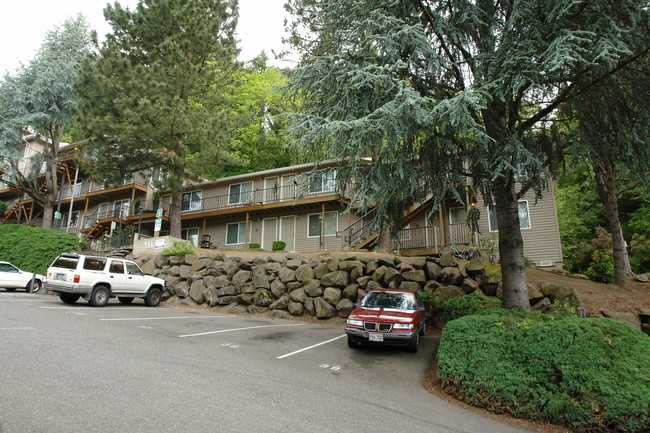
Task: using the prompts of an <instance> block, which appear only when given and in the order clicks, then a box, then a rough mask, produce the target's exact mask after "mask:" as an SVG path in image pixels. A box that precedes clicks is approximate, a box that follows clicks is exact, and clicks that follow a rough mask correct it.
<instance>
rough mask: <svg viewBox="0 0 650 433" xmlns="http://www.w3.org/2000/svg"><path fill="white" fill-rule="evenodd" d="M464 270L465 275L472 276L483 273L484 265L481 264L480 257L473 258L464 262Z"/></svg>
mask: <svg viewBox="0 0 650 433" xmlns="http://www.w3.org/2000/svg"><path fill="white" fill-rule="evenodd" d="M465 271H466V272H467V275H469V276H470V277H472V278H474V277H476V276H477V275H480V274H483V273H485V267H484V266H483V262H482V261H481V259H479V258H475V259H473V260H471V261H470V262H468V263H467V264H465Z"/></svg>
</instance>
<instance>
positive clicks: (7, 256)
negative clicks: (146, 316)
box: [0, 224, 87, 274]
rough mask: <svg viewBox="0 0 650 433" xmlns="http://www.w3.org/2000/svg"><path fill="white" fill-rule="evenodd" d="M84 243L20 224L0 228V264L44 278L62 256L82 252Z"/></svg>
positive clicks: (53, 232) (84, 246)
mask: <svg viewBox="0 0 650 433" xmlns="http://www.w3.org/2000/svg"><path fill="white" fill-rule="evenodd" d="M86 247H87V245H86V242H84V241H82V240H80V239H79V238H78V237H76V236H75V235H70V234H67V233H63V232H61V231H59V230H53V229H44V228H42V227H29V226H23V225H20V224H2V225H0V260H4V261H7V262H11V263H13V264H14V265H16V266H18V267H19V268H20V269H22V270H23V271H28V272H37V273H39V274H44V273H45V272H46V271H47V268H48V267H49V266H50V264H51V263H52V261H54V259H55V258H56V256H58V255H59V254H61V253H65V252H71V251H83V250H85V249H86Z"/></svg>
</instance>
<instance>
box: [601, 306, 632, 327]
mask: <svg viewBox="0 0 650 433" xmlns="http://www.w3.org/2000/svg"><path fill="white" fill-rule="evenodd" d="M602 313H603V316H605V317H609V318H610V319H612V320H616V321H617V322H623V323H627V324H628V325H630V326H632V327H634V328H636V329H639V330H640V329H641V318H640V317H639V316H637V315H636V314H634V313H623V312H610V311H605V310H603V311H602Z"/></svg>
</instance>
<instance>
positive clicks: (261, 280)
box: [253, 275, 271, 289]
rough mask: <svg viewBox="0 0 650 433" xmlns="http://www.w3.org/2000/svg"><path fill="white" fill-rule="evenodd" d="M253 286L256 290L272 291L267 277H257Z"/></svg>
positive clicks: (254, 278)
mask: <svg viewBox="0 0 650 433" xmlns="http://www.w3.org/2000/svg"><path fill="white" fill-rule="evenodd" d="M253 286H255V288H256V289H270V288H271V285H270V284H269V279H268V278H267V277H266V275H255V276H254V277H253Z"/></svg>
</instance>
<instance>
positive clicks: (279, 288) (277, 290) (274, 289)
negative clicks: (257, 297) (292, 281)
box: [271, 280, 287, 298]
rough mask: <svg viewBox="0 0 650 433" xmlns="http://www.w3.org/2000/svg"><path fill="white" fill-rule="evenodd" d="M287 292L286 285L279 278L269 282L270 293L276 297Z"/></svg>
mask: <svg viewBox="0 0 650 433" xmlns="http://www.w3.org/2000/svg"><path fill="white" fill-rule="evenodd" d="M286 292H287V286H286V285H285V284H284V283H283V282H282V281H280V280H273V282H272V283H271V293H273V296H275V297H276V298H279V297H280V296H282V295H284V294H285V293H286Z"/></svg>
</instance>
